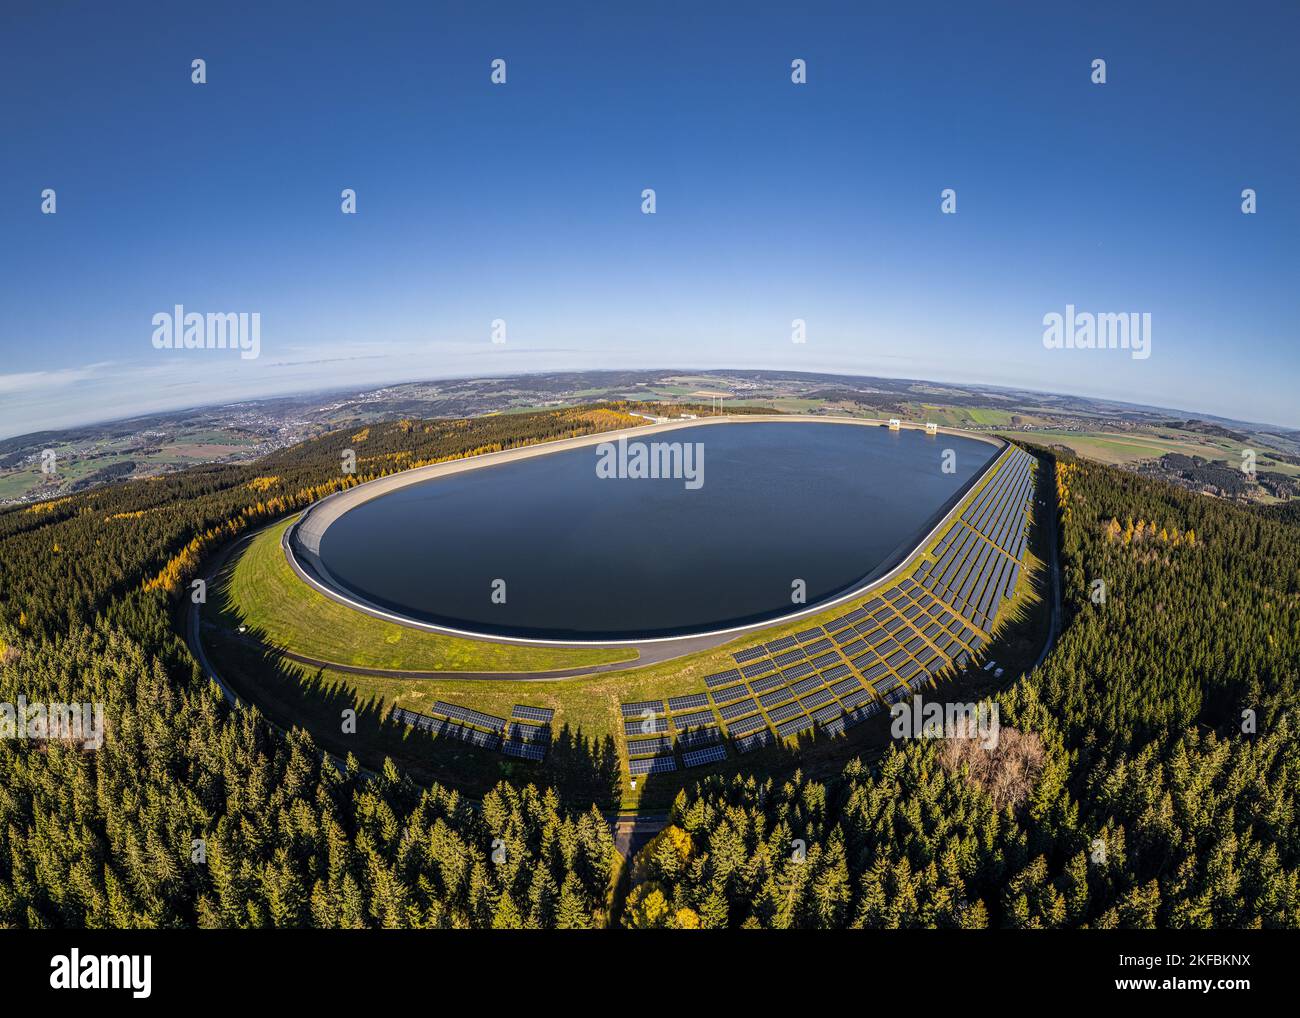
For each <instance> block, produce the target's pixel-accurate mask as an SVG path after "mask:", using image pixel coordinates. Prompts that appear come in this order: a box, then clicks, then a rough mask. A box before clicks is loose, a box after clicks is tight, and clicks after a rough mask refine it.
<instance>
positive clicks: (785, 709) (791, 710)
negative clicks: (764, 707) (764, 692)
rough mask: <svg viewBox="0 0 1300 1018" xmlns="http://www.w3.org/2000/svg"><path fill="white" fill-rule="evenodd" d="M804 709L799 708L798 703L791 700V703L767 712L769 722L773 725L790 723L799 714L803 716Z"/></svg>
mask: <svg viewBox="0 0 1300 1018" xmlns="http://www.w3.org/2000/svg"><path fill="white" fill-rule="evenodd" d="M802 713H803V708H802V707H800V706H799V703H798V701H795V700H791V701H790V702H789V703H787V704H784V705H783V706H780V707H775V708H773V709H772V710H769V711H768V712H767V717H768V720H769V721H771V722H772V723H773V724H779V723H780V722H782V721H788V720H789V719H790V718H792V717H794V716H795V715H797V714H802Z"/></svg>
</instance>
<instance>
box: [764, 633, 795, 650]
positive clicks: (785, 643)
mask: <svg viewBox="0 0 1300 1018" xmlns="http://www.w3.org/2000/svg"><path fill="white" fill-rule="evenodd" d="M794 644H795V639H794V637H793V636H783V637H781V638H780V639H779V640H773V641H772V642H771V643H765V644H763V646H764V647H766V648H767V652H768V653H769V654H779V653H780V652H781V651H783V650H789V649H790V648H791V647H793V646H794Z"/></svg>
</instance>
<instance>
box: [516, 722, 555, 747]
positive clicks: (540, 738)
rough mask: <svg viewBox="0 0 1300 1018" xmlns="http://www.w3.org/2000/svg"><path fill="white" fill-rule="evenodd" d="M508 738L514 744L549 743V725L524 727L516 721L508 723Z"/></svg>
mask: <svg viewBox="0 0 1300 1018" xmlns="http://www.w3.org/2000/svg"><path fill="white" fill-rule="evenodd" d="M510 738H511V739H512V740H514V741H515V742H550V741H551V726H550V725H524V724H520V723H519V722H518V721H512V722H511V723H510Z"/></svg>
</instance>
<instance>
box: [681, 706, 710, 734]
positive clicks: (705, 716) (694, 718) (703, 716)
mask: <svg viewBox="0 0 1300 1018" xmlns="http://www.w3.org/2000/svg"><path fill="white" fill-rule="evenodd" d="M711 724H714V720H713V711H711V710H702V711H696V712H695V713H694V714H675V715H673V725H674V727H675V728H676V729H677V730H678V731H679V732H682V731H685V730H686V729H688V728H699V727H701V726H702V725H711Z"/></svg>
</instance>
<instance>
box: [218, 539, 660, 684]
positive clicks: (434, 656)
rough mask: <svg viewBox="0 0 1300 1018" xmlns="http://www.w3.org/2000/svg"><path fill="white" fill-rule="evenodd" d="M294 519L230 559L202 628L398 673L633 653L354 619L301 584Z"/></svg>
mask: <svg viewBox="0 0 1300 1018" xmlns="http://www.w3.org/2000/svg"><path fill="white" fill-rule="evenodd" d="M291 522H293V521H292V519H289V520H285V521H284V522H282V523H280V524H277V525H276V526H274V527H268V528H267V529H266V530H263V531H261V532H260V533H258V534H256V535H255V536H254V537H252V538H251V539H249V540H248V541H247V543H245V544H243V545H241V546H240V547H239V548H237V549H236V550H235V552H233V553H232V555H231V558H230V560H229V561H228V562H227V563H226V564H225V565H224V566H223V568H222V569H221V571H220V573H219V574H218V576H217V579H216V582H215V583H214V584H213V590H212V591H211V592H210V598H209V604H208V609H207V612H206V613H205V622H206V623H207V624H208V625H209V626H212V627H214V628H217V629H220V630H224V632H225V633H227V634H233V635H235V636H238V635H239V634H238V633H237V630H238V628H239V627H240V626H244V627H246V628H247V630H248V633H246V634H244V636H245V638H248V637H253V638H255V639H257V640H258V641H260V642H261V643H263V644H265V645H267V646H270V647H276V648H280V649H284V650H289V651H292V652H294V653H297V654H301V655H303V656H304V657H310V658H314V659H316V660H320V661H328V662H331V663H333V664H342V665H355V666H358V667H362V668H386V669H391V670H394V671H401V670H410V671H456V672H468V671H487V672H495V671H501V672H511V671H552V670H555V669H563V668H577V667H580V666H583V665H593V664H604V663H607V662H611V661H629V660H633V659H635V658H636V652H635V651H634V650H632V649H629V648H612V649H604V648H586V647H583V648H576V649H565V648H557V647H529V646H517V645H513V644H505V643H487V642H484V641H481V640H467V639H461V638H460V637H456V636H444V635H441V634H438V633H430V632H426V631H424V630H421V629H413V628H411V627H409V626H403V625H398V624H397V623H395V622H385V621H383V620H381V619H376V618H373V617H372V616H369V615H366V614H363V613H362V612H358V611H354V610H352V609H351V608H347V607H345V606H344V605H341V604H339V603H338V602H336V601H331V600H330V599H329V598H327V597H325V596H324V595H323V594H321V593H319V592H317V591H316V590H314V589H313V588H311V587H309V586H308V585H307V584H305V583H303V582H302V581H301V580H300V579H298V577H297V575H295V573H294V572H293V570H292V569H291V568H290V567H289V563H288V562H287V561H286V560H285V557H284V552H283V551H282V550H281V548H280V538H281V536H282V535H283V533H284V531H285V529H286V528H287V527H288V526H289V524H290V523H291Z"/></svg>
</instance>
